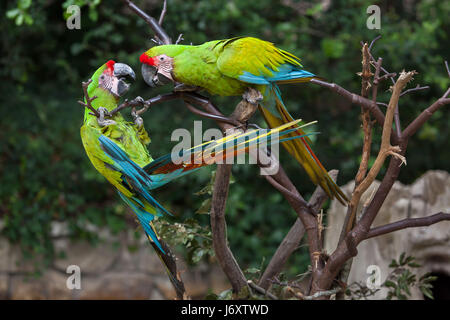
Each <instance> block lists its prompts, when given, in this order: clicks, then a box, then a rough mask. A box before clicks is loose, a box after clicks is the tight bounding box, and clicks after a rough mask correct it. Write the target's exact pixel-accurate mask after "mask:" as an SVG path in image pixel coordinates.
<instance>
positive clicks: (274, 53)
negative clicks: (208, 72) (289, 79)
mask: <svg viewBox="0 0 450 320" xmlns="http://www.w3.org/2000/svg"><path fill="white" fill-rule="evenodd" d="M213 50H214V51H215V52H217V54H218V56H219V58H218V59H217V67H218V69H219V70H220V72H221V73H222V74H224V75H226V76H228V77H231V78H235V79H239V77H240V76H242V75H243V74H244V73H245V72H247V73H250V74H252V75H255V76H266V77H271V76H272V75H273V71H278V70H279V67H280V66H281V65H283V64H286V63H288V64H291V65H293V66H298V67H301V64H300V59H299V58H297V57H296V56H294V55H293V54H291V53H289V52H287V51H284V50H282V49H279V48H277V47H275V45H274V44H273V43H271V42H267V41H264V40H260V39H257V38H252V37H238V38H231V39H226V40H221V41H218V42H217V43H216V44H215V46H214V48H213Z"/></svg>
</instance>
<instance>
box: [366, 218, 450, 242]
mask: <svg viewBox="0 0 450 320" xmlns="http://www.w3.org/2000/svg"><path fill="white" fill-rule="evenodd" d="M445 220H447V221H449V220H450V214H449V213H443V212H439V213H436V214H433V215H431V216H428V217H423V218H409V219H404V220H400V221H397V222H393V223H389V224H386V225H384V226H379V227H375V228H372V229H370V231H369V232H368V233H367V236H366V239H370V238H373V237H378V236H380V235H383V234H387V233H390V232H394V231H397V230H403V229H407V228H417V227H428V226H430V225H432V224H435V223H438V222H440V221H445Z"/></svg>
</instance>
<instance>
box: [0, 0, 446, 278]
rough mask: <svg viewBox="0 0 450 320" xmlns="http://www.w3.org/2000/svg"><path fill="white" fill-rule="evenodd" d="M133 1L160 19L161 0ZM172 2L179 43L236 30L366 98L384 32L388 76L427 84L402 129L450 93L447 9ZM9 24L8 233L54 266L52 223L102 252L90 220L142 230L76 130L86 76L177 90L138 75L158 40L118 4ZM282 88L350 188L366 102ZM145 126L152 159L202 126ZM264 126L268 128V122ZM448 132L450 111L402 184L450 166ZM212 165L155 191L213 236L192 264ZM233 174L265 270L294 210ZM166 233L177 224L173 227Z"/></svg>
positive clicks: (285, 1)
mask: <svg viewBox="0 0 450 320" xmlns="http://www.w3.org/2000/svg"><path fill="white" fill-rule="evenodd" d="M136 3H137V4H138V5H139V6H140V7H142V8H143V9H144V10H145V11H147V12H149V13H150V14H152V15H153V16H156V17H158V16H159V13H160V8H161V6H162V3H161V1H156V0H151V1H138V0H136ZM71 4H77V5H80V6H81V8H82V9H81V29H80V30H68V29H67V28H66V22H65V18H66V17H67V14H66V8H67V7H68V6H69V5H71ZM372 4H377V5H379V6H380V7H381V12H382V15H381V17H382V21H381V30H369V29H368V28H367V27H366V19H367V17H368V14H367V13H366V8H367V7H368V6H369V5H372ZM168 5H169V8H168V10H169V11H168V15H167V17H166V19H165V22H164V27H165V28H166V30H167V31H168V33H169V34H170V35H171V36H172V37H173V38H176V37H177V36H178V34H179V33H183V34H184V38H185V39H186V40H185V41H184V43H191V42H192V43H193V44H200V43H203V42H205V41H208V40H212V39H221V38H228V37H232V36H238V35H249V36H256V37H260V38H263V39H266V40H269V41H272V42H274V43H276V44H277V45H278V46H280V47H281V48H283V49H286V50H289V51H291V52H293V53H294V54H296V55H298V56H300V57H301V58H302V60H303V64H304V66H305V67H306V68H307V69H308V70H310V71H312V72H314V73H316V74H318V75H321V76H323V77H325V78H327V79H328V80H329V81H333V82H337V83H339V84H341V85H342V86H344V87H345V88H347V89H349V90H351V91H355V92H359V91H360V78H359V77H358V76H357V75H356V73H357V72H359V71H360V69H361V62H360V61H361V58H360V48H361V47H360V41H361V40H365V41H370V40H371V39H373V38H374V37H376V36H377V35H378V34H381V35H382V36H383V38H382V39H381V40H379V41H378V42H377V44H376V46H375V49H374V55H375V57H378V56H381V57H383V59H384V64H383V65H384V66H385V67H386V68H387V69H388V70H389V71H391V72H393V71H395V72H399V71H401V70H402V69H403V68H405V69H408V70H409V69H415V70H417V71H418V72H419V74H418V75H417V76H416V77H415V79H416V82H415V84H416V83H420V84H421V85H429V86H430V89H429V90H427V91H421V92H418V93H414V94H411V95H408V96H406V97H404V98H402V101H401V105H400V108H401V115H402V123H403V124H406V123H408V122H409V121H411V119H413V118H414V117H415V116H416V115H417V114H419V112H420V111H421V110H423V108H425V107H426V106H428V105H429V104H430V102H432V101H433V99H436V98H437V97H439V96H441V95H442V92H443V90H444V89H445V88H446V87H448V85H449V80H448V77H447V75H446V72H445V68H444V60H445V59H447V60H449V59H450V57H449V56H448V54H449V49H450V48H449V43H450V41H449V37H448V35H449V27H450V20H449V19H448V17H449V16H450V2H448V1H440V0H420V1H415V0H404V1H362V0H349V1H334V2H332V3H331V1H301V2H300V1H294V0H281V1H269V0H260V1H245V0H230V1H219V0H200V1H188V0H169V1H168ZM0 29H1V30H2V34H1V46H0V50H1V51H0V65H1V68H0V79H1V83H2V84H1V86H0V99H1V104H0V105H1V117H0V128H1V130H0V216H1V218H2V220H3V222H2V223H3V228H2V229H1V233H2V235H4V236H6V237H7V238H8V239H10V241H11V242H13V243H19V244H20V245H21V247H22V249H23V251H24V253H25V256H26V257H28V258H30V259H33V261H39V266H40V267H45V265H47V264H48V263H51V261H52V260H53V259H54V258H55V257H57V256H60V255H63V253H61V252H56V251H55V249H54V248H53V245H52V236H51V222H52V221H65V222H67V224H68V226H69V232H70V236H71V237H72V238H73V239H74V240H88V241H91V242H92V243H93V244H95V243H96V242H98V241H99V240H101V239H99V238H98V236H97V235H96V234H95V232H91V231H89V230H91V229H90V228H89V225H92V224H93V225H96V226H108V227H109V228H110V229H111V230H112V231H113V232H119V231H120V230H124V229H125V228H136V224H135V222H134V219H133V217H132V215H131V214H130V213H129V212H128V211H127V210H126V208H125V207H124V205H123V204H122V203H121V202H120V200H119V199H118V198H117V196H116V194H115V192H114V191H113V190H112V188H111V187H110V186H109V185H108V184H107V183H106V181H105V180H104V179H103V178H102V177H101V176H100V175H99V174H98V173H97V172H96V171H95V170H94V168H93V167H92V165H91V164H90V163H89V160H88V158H87V157H86V156H85V154H84V150H83V148H82V145H81V140H80V136H79V128H80V126H81V125H82V118H83V111H82V110H81V108H80V106H79V105H78V104H77V103H76V101H77V100H78V99H80V98H81V94H82V91H81V81H84V80H87V79H88V78H89V76H90V75H91V74H92V73H93V72H94V70H96V69H97V68H98V67H99V66H100V65H101V64H103V63H104V62H105V61H107V60H109V59H114V60H116V61H120V62H123V63H127V64H129V65H130V66H132V67H133V68H134V69H135V70H136V71H137V73H138V81H137V82H136V83H135V84H134V85H133V87H132V90H131V92H130V93H129V96H130V97H133V96H136V95H141V96H143V97H144V98H149V97H151V96H153V95H156V94H158V93H160V92H163V91H168V90H169V88H165V89H162V90H159V91H156V90H153V91H152V90H151V89H150V88H149V87H147V86H146V85H145V84H144V83H143V81H141V79H140V77H139V72H138V71H139V69H140V65H139V61H138V57H139V55H140V54H141V53H142V52H143V51H145V50H146V49H147V48H149V47H150V46H152V45H153V43H152V42H151V41H150V38H151V32H150V30H149V28H148V27H147V25H146V24H145V23H144V21H143V20H142V19H140V18H138V17H137V16H136V15H134V14H132V13H131V12H130V11H129V10H128V9H127V8H125V6H124V5H123V3H122V2H121V1H118V0H115V1H100V0H92V1H88V0H66V1H53V0H19V1H8V2H6V1H2V2H1V4H0ZM415 84H414V85H415ZM387 89H388V86H387V85H385V87H383V90H381V95H380V101H385V102H387V101H386V99H387V97H388V93H387V92H386V91H387ZM282 91H283V95H284V97H285V102H286V104H287V105H288V107H289V110H290V111H291V112H292V114H293V115H295V116H296V117H299V118H300V117H301V118H303V119H305V120H308V121H310V120H319V123H318V124H317V126H316V128H315V129H317V130H320V131H321V132H322V134H321V135H320V136H317V137H315V143H314V146H313V147H314V149H315V150H316V151H317V154H318V155H319V157H320V158H321V160H322V161H323V163H324V164H325V166H326V167H327V168H329V169H331V168H338V169H339V170H340V175H339V183H341V184H344V183H346V182H347V181H349V180H351V179H352V178H353V177H354V174H355V172H356V170H357V165H358V163H359V160H360V150H361V142H362V139H361V138H362V133H361V130H360V122H359V120H358V116H359V107H357V106H352V105H350V104H349V103H348V102H347V101H346V100H343V99H341V98H340V97H338V96H336V95H335V94H333V93H330V92H328V91H324V90H323V89H321V88H319V87H317V86H314V85H301V86H284V87H283V88H282ZM214 101H215V103H216V104H217V105H218V106H220V108H221V109H222V110H223V111H224V112H226V113H229V112H231V111H232V110H233V107H234V106H235V105H236V102H237V101H238V98H216V97H215V98H214ZM144 120H145V125H146V127H147V128H148V130H149V132H150V135H151V137H152V143H151V145H150V147H149V148H150V151H151V153H152V154H153V155H155V156H159V155H162V154H165V153H168V152H170V145H169V139H170V134H171V131H172V130H174V129H175V128H187V129H189V130H192V129H193V121H194V120H199V119H198V118H196V117H195V116H193V115H192V114H191V113H189V112H188V111H187V110H186V109H185V108H184V107H183V105H182V104H181V103H180V102H174V103H166V104H163V105H159V106H155V107H154V108H152V109H151V110H150V111H149V112H147V113H146V114H145V116H144ZM254 121H255V122H258V123H259V124H262V122H261V121H262V119H261V117H260V116H259V115H258V116H257V117H256V118H255V119H254ZM210 127H215V126H214V123H212V122H210V121H207V120H203V128H205V129H206V128H210ZM449 131H450V118H449V113H448V108H444V109H442V110H440V111H438V112H436V114H435V115H434V116H433V118H432V120H431V121H430V122H429V123H427V124H426V125H425V126H424V128H423V129H422V130H421V131H420V132H419V134H418V136H416V137H415V139H414V140H413V141H411V142H410V146H409V152H408V154H407V158H408V165H407V166H406V167H404V168H403V169H402V173H401V176H400V181H401V182H403V183H411V182H413V181H414V180H415V179H416V178H418V177H419V176H420V175H421V174H423V173H424V172H425V171H426V170H430V169H448V164H449V159H450V154H449V153H450V151H449V148H448V142H447V139H448V138H447V137H448V135H449V133H450V132H449ZM378 137H379V131H378V130H377V131H376V135H375V143H374V146H375V150H374V153H375V152H376V151H377V150H376V145H377V142H379V138H378ZM172 143H173V144H175V142H172ZM281 152H282V153H281V159H282V162H283V165H284V166H285V169H286V170H287V172H288V174H289V175H290V176H291V178H292V180H293V181H294V182H295V184H296V185H297V187H298V188H299V190H300V191H301V192H302V193H303V194H304V195H305V196H306V197H308V196H309V195H310V194H311V193H312V191H313V190H314V186H313V185H312V183H311V182H310V181H309V180H308V179H307V177H306V175H305V173H304V172H303V171H302V170H301V169H299V167H298V165H297V164H296V163H295V162H294V161H292V159H290V158H289V157H288V155H287V154H286V153H284V152H283V151H281ZM212 170H214V168H209V169H203V170H201V171H199V172H198V173H196V174H194V175H191V176H188V177H186V178H184V179H181V180H179V181H176V182H175V183H172V184H170V185H168V186H166V187H165V188H164V189H161V190H158V192H157V196H156V198H157V199H158V200H159V201H160V202H161V203H162V205H164V206H165V207H166V208H167V209H169V210H170V211H172V212H174V213H176V214H177V215H178V217H177V219H175V220H174V221H177V222H183V221H185V220H186V219H191V220H188V221H187V224H186V225H187V226H188V227H187V229H188V230H191V229H190V228H192V230H193V232H197V231H199V230H200V231H201V232H203V235H204V238H203V239H206V240H205V241H206V242H205V241H202V240H199V241H198V242H195V243H193V242H192V241H191V240H192V239H190V240H189V243H188V245H189V246H193V247H195V248H197V249H200V250H203V251H197V252H195V251H193V250H187V251H186V250H183V249H182V248H181V251H180V252H185V253H186V252H188V253H189V255H190V257H195V256H197V258H195V259H194V262H195V261H197V260H199V259H201V258H202V256H203V254H204V255H205V256H208V254H209V253H210V250H209V249H208V248H209V245H208V243H207V241H208V218H209V217H208V215H201V214H196V213H195V212H196V210H197V209H198V208H200V207H201V206H202V203H203V202H204V201H205V200H207V198H208V192H206V193H205V192H203V193H202V192H200V194H196V193H197V192H199V191H201V190H202V189H203V188H204V187H205V186H207V185H208V183H209V181H210V179H211V171H212ZM233 175H234V179H235V183H233V184H232V185H231V189H230V190H231V191H230V198H229V201H228V207H227V219H228V223H229V227H228V237H229V242H230V246H231V248H232V250H233V251H234V252H235V254H236V256H237V258H238V260H239V262H240V263H241V264H242V265H243V266H244V267H249V268H250V267H253V268H258V267H259V266H260V265H261V263H264V261H265V263H267V260H268V258H270V256H271V255H272V253H273V252H274V250H275V249H276V247H277V245H278V244H279V243H280V241H281V240H282V239H283V236H284V235H285V234H286V232H287V230H289V228H290V226H291V225H292V224H293V222H294V221H295V219H296V216H295V213H294V212H293V211H292V210H290V209H289V207H288V205H287V204H286V203H285V201H283V199H282V197H281V196H280V195H279V194H278V193H277V192H275V191H274V190H273V189H272V188H271V187H270V185H268V184H267V183H265V182H264V180H263V179H262V178H261V177H259V176H258V170H257V168H256V167H254V166H248V165H245V166H244V165H239V166H235V167H234V168H233ZM192 218H194V219H195V220H192ZM162 228H166V229H167V228H168V227H167V224H163V226H162ZM169 229H170V228H168V230H165V231H164V232H165V234H167V236H168V237H172V236H171V234H172V235H173V234H174V232H173V230H172V231H170V230H169ZM183 230H184V231H186V228H185V229H183ZM183 230H181V231H180V232H184V231H183ZM192 230H191V231H192ZM200 231H199V232H200ZM175 234H176V232H175ZM173 237H174V238H176V236H173ZM185 244H186V243H185ZM299 251H300V252H299V254H296V255H294V256H293V257H292V258H291V260H290V261H289V265H288V267H289V273H292V274H295V273H300V272H302V271H304V270H305V268H306V266H307V257H306V256H305V254H304V253H305V249H304V248H303V249H300V250H299ZM188 253H186V254H188ZM264 258H265V259H266V260H264Z"/></svg>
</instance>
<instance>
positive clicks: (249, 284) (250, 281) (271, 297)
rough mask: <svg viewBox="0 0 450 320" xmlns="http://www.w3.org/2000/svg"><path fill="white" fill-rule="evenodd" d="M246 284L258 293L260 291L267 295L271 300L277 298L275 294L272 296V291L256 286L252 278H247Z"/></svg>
mask: <svg viewBox="0 0 450 320" xmlns="http://www.w3.org/2000/svg"><path fill="white" fill-rule="evenodd" d="M247 284H248V286H249V287H250V288H252V289H253V290H255V291H256V292H258V293H261V294H263V295H265V296H267V297H269V298H270V299H272V300H278V298H277V297H276V296H274V295H273V294H272V293H270V292H269V291H267V290H266V289H264V288H261V287H260V286H258V285H257V284H255V283H254V282H253V281H252V280H248V281H247Z"/></svg>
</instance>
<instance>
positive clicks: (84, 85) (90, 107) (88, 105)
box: [78, 79, 100, 118]
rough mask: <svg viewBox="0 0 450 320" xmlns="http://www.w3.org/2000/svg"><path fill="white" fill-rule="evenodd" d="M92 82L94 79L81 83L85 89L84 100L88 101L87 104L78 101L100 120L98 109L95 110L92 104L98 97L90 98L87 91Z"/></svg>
mask: <svg viewBox="0 0 450 320" xmlns="http://www.w3.org/2000/svg"><path fill="white" fill-rule="evenodd" d="M91 82H92V79H89V80H88V81H86V82H82V83H81V86H82V88H83V94H84V99H85V100H86V102H83V101H78V103H79V104H81V105H82V106H84V107H85V108H88V109H89V110H91V111H92V113H93V114H94V115H95V116H96V117H97V118H98V117H99V116H100V114H99V112H98V111H97V109H95V108H94V107H93V106H92V104H91V103H92V101H94V100H95V99H97V96H93V97H89V93H88V91H87V89H88V87H89V84H90V83H91Z"/></svg>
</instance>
